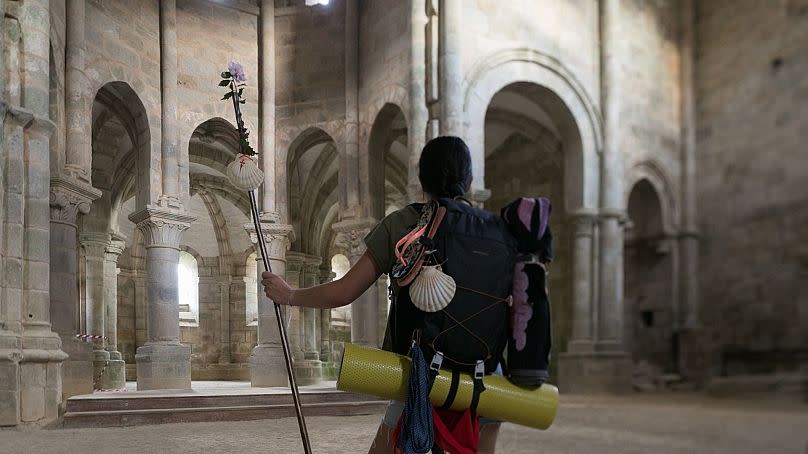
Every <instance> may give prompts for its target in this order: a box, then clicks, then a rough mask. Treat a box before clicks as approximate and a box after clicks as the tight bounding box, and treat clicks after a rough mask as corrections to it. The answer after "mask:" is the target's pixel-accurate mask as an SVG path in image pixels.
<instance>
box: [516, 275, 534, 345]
mask: <svg viewBox="0 0 808 454" xmlns="http://www.w3.org/2000/svg"><path fill="white" fill-rule="evenodd" d="M527 286H528V281H527V274H525V264H524V262H518V263H517V264H516V266H515V267H514V270H513V307H511V330H512V335H513V339H514V341H515V342H516V350H517V351H522V349H524V348H525V343H527V334H526V331H527V322H528V321H530V318H531V317H533V308H532V307H530V305H529V304H527Z"/></svg>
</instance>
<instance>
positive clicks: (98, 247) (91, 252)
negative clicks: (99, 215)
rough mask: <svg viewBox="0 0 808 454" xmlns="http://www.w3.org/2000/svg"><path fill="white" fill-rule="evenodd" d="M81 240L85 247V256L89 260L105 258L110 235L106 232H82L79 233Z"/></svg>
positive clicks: (82, 245)
mask: <svg viewBox="0 0 808 454" xmlns="http://www.w3.org/2000/svg"><path fill="white" fill-rule="evenodd" d="M79 242H80V243H81V247H82V248H83V249H84V257H85V258H86V259H87V260H96V261H99V260H104V255H105V254H106V250H107V245H108V244H109V235H108V234H106V233H92V232H90V233H82V234H81V235H79Z"/></svg>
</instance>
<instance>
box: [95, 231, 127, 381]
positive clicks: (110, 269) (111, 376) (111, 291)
mask: <svg viewBox="0 0 808 454" xmlns="http://www.w3.org/2000/svg"><path fill="white" fill-rule="evenodd" d="M125 247H126V243H124V242H123V241H122V240H120V239H112V240H111V241H110V242H109V244H107V247H106V250H105V253H104V332H105V334H106V336H107V342H106V349H107V351H108V352H109V364H108V365H107V367H106V369H105V370H104V373H103V374H102V376H101V387H102V388H103V389H122V388H125V387H126V363H125V362H124V361H123V357H122V356H121V352H120V351H118V271H120V270H118V257H120V255H121V253H122V252H123V250H124V248H125Z"/></svg>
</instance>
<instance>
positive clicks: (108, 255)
mask: <svg viewBox="0 0 808 454" xmlns="http://www.w3.org/2000/svg"><path fill="white" fill-rule="evenodd" d="M124 249H126V242H125V241H123V240H121V239H119V238H116V237H113V238H112V239H111V240H110V241H109V243H107V248H106V250H105V251H104V252H105V253H104V259H105V260H107V261H108V262H114V263H118V258H119V257H120V256H121V254H122V253H123V251H124Z"/></svg>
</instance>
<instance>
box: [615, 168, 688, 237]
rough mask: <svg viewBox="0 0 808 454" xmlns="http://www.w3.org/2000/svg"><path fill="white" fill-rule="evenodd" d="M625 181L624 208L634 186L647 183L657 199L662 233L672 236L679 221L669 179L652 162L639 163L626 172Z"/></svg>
mask: <svg viewBox="0 0 808 454" xmlns="http://www.w3.org/2000/svg"><path fill="white" fill-rule="evenodd" d="M625 181H626V183H625V188H626V193H625V197H624V201H625V206H626V207H627V206H628V202H629V197H630V196H631V191H632V190H633V189H634V188H635V186H636V185H637V184H638V183H640V182H641V181H647V182H648V184H650V185H651V186H652V187H653V189H654V191H655V192H656V194H657V197H658V198H659V206H660V210H661V215H662V229H663V231H664V233H665V234H668V235H672V234H674V233H675V232H676V230H677V220H678V219H679V206H678V203H677V200H676V196H675V193H674V192H673V191H672V187H671V185H670V184H669V183H668V182H669V179H668V178H667V177H666V176H665V173H664V172H663V171H662V170H661V167H660V166H659V165H657V164H656V163H655V162H653V161H645V162H641V163H639V164H636V165H635V166H633V167H632V168H631V169H630V170H629V171H628V172H626V180H625Z"/></svg>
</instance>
